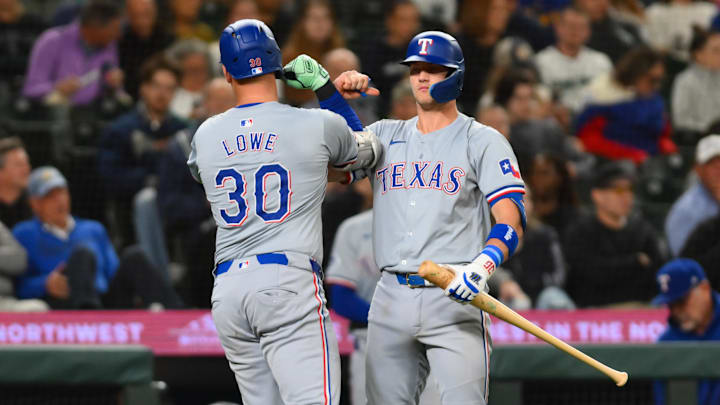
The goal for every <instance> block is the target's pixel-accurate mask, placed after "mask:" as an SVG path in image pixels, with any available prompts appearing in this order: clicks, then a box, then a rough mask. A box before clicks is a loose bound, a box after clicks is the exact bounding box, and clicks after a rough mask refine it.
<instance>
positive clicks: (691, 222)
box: [665, 134, 720, 256]
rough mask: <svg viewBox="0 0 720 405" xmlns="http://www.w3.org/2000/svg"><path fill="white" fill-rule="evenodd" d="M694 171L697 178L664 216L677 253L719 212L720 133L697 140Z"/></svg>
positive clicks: (666, 233)
mask: <svg viewBox="0 0 720 405" xmlns="http://www.w3.org/2000/svg"><path fill="white" fill-rule="evenodd" d="M695 173H696V174H697V177H698V181H697V182H696V183H695V184H693V185H692V186H690V188H689V189H687V190H686V191H685V192H684V193H683V194H682V195H681V196H680V198H678V200H677V201H675V203H674V204H673V206H672V208H671V209H670V212H669V213H668V216H667V219H666V220H665V235H666V236H667V239H668V243H669V244H670V251H671V252H672V254H673V255H674V256H677V255H679V254H680V251H681V250H682V248H683V247H684V246H685V242H686V241H687V239H688V236H690V233H691V232H693V230H694V229H695V228H696V227H697V226H698V225H699V224H700V223H702V222H704V221H706V220H708V219H710V218H712V217H714V216H716V215H718V214H720V135H717V134H715V135H708V136H706V137H704V138H702V139H701V140H700V142H698V145H697V149H696V151H695Z"/></svg>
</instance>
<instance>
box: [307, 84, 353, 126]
mask: <svg viewBox="0 0 720 405" xmlns="http://www.w3.org/2000/svg"><path fill="white" fill-rule="evenodd" d="M333 89H335V88H334V87H333ZM318 102H319V103H320V108H322V109H323V110H330V111H332V112H334V113H336V114H340V115H341V116H342V117H343V118H345V122H347V124H348V126H349V127H350V128H352V130H353V131H362V130H363V125H362V122H360V118H358V116H357V114H355V111H353V109H352V108H350V105H349V104H348V103H347V101H345V99H344V98H343V96H341V95H340V93H339V92H338V91H337V90H335V92H334V93H332V95H331V96H330V97H328V98H326V99H323V100H318Z"/></svg>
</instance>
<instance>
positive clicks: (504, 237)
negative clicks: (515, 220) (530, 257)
mask: <svg viewBox="0 0 720 405" xmlns="http://www.w3.org/2000/svg"><path fill="white" fill-rule="evenodd" d="M490 239H498V240H500V242H502V243H503V244H504V245H505V246H506V247H507V249H508V257H511V256H512V255H513V253H515V249H517V246H518V243H519V242H520V240H519V239H518V235H517V232H515V229H513V227H512V226H510V225H508V224H495V226H493V227H492V229H491V230H490V235H488V237H487V239H485V242H486V243H487V241H489V240H490Z"/></svg>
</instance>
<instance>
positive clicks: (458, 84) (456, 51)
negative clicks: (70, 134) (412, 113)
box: [402, 31, 465, 103]
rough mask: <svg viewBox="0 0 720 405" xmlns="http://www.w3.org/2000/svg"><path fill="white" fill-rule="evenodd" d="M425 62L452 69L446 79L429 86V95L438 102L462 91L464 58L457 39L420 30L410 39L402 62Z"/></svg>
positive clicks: (456, 96) (406, 63) (444, 100)
mask: <svg viewBox="0 0 720 405" xmlns="http://www.w3.org/2000/svg"><path fill="white" fill-rule="evenodd" d="M412 62H427V63H432V64H435V65H442V66H445V67H448V68H450V69H453V70H454V72H452V74H450V76H448V78H447V79H445V80H443V81H441V82H439V83H435V84H433V85H432V86H430V96H431V97H432V98H433V99H435V101H437V102H439V103H445V102H448V101H450V100H455V99H456V98H458V97H459V96H460V91H462V86H463V77H464V76H465V58H464V57H463V53H462V49H460V45H459V44H458V42H457V40H456V39H455V38H453V36H452V35H449V34H446V33H444V32H440V31H425V32H421V33H419V34H417V35H415V37H414V38H413V39H412V40H411V41H410V45H408V48H407V53H406V55H405V60H403V61H402V63H403V64H405V65H409V64H410V63H412Z"/></svg>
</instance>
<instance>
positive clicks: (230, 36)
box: [220, 19, 282, 79]
mask: <svg viewBox="0 0 720 405" xmlns="http://www.w3.org/2000/svg"><path fill="white" fill-rule="evenodd" d="M220 62H221V63H222V64H223V65H224V66H225V69H227V71H228V73H230V76H232V77H234V78H235V79H247V78H250V77H255V76H260V75H264V74H267V73H272V72H277V71H279V70H280V69H282V56H281V54H280V48H279V47H278V45H277V42H275V36H274V35H273V33H272V31H270V28H268V26H267V25H265V23H264V22H262V21H259V20H252V19H246V20H238V21H235V22H234V23H232V24H230V25H228V26H227V28H225V30H223V32H222V35H220Z"/></svg>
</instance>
